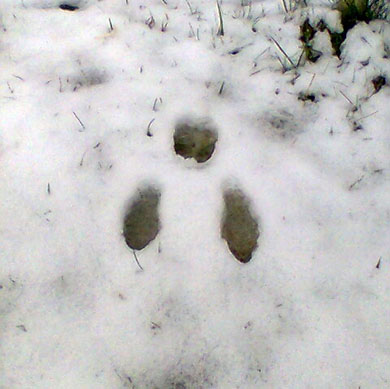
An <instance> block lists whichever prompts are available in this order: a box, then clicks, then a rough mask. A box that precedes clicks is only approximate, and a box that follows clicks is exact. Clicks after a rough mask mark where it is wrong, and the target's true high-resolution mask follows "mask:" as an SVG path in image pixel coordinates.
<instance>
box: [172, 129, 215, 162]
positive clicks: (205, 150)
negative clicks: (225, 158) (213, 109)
mask: <svg viewBox="0 0 390 389" xmlns="http://www.w3.org/2000/svg"><path fill="white" fill-rule="evenodd" d="M173 140H174V148H175V152H176V154H178V155H180V156H182V157H183V158H185V159H187V158H193V159H195V160H196V162H198V163H203V162H206V161H208V160H209V159H210V158H211V156H212V155H213V153H214V150H215V144H216V142H217V140H218V136H217V132H216V131H215V130H214V129H213V128H212V127H211V126H209V125H207V124H205V123H202V122H199V123H190V122H180V123H178V124H177V125H176V127H175V132H174V135H173Z"/></svg>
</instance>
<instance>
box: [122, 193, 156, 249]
mask: <svg viewBox="0 0 390 389" xmlns="http://www.w3.org/2000/svg"><path fill="white" fill-rule="evenodd" d="M160 197H161V192H160V190H158V189H157V188H155V187H153V186H147V187H145V188H142V189H139V190H138V195H137V196H135V197H134V198H133V200H132V201H131V204H130V206H129V208H128V210H127V212H126V216H125V219H124V226H123V235H124V237H125V240H126V244H127V245H128V246H129V247H130V248H131V249H133V250H142V249H143V248H145V247H146V246H147V245H148V244H149V243H150V242H151V241H152V240H154V239H155V238H156V236H157V234H158V232H159V230H160V218H159V211H158V208H159V203H160Z"/></svg>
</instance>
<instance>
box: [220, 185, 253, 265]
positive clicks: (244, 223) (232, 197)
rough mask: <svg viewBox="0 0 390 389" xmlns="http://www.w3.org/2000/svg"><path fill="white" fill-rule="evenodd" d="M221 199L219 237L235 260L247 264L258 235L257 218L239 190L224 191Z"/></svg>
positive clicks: (245, 197) (247, 200)
mask: <svg viewBox="0 0 390 389" xmlns="http://www.w3.org/2000/svg"><path fill="white" fill-rule="evenodd" d="M223 199H224V203H225V205H224V212H223V217H222V222H221V236H222V238H223V239H224V240H226V242H227V244H228V246H229V250H230V251H231V253H232V254H233V255H234V256H235V258H236V259H237V260H239V261H240V262H242V263H247V262H249V261H250V260H251V258H252V254H253V252H254V250H255V249H256V247H257V240H258V238H259V235H260V231H259V224H258V222H257V218H256V217H255V216H254V215H253V214H252V212H251V209H250V201H249V199H248V198H247V196H246V195H245V194H244V193H243V192H242V191H241V190H240V189H238V188H234V189H227V190H225V191H224V193H223Z"/></svg>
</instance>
